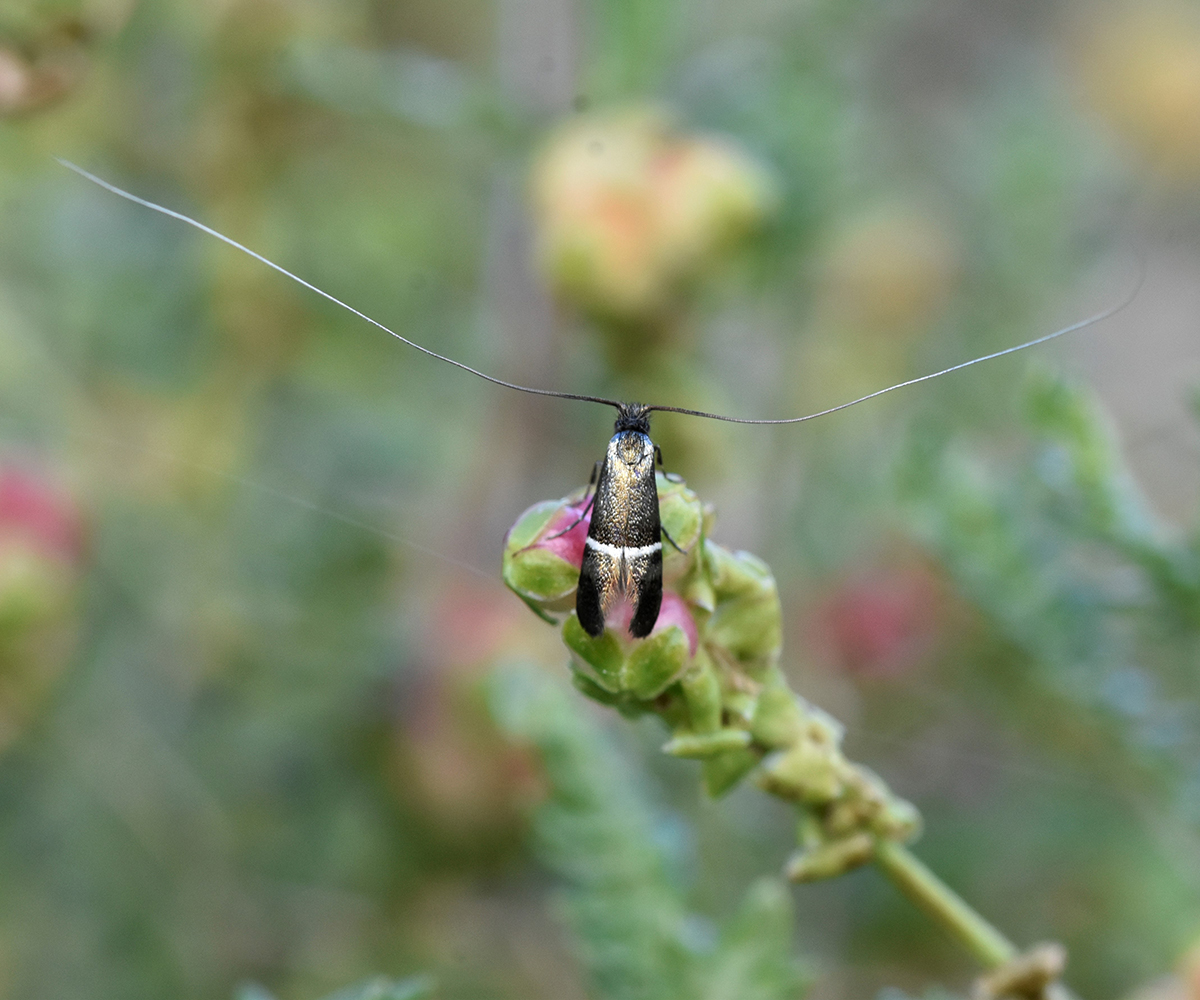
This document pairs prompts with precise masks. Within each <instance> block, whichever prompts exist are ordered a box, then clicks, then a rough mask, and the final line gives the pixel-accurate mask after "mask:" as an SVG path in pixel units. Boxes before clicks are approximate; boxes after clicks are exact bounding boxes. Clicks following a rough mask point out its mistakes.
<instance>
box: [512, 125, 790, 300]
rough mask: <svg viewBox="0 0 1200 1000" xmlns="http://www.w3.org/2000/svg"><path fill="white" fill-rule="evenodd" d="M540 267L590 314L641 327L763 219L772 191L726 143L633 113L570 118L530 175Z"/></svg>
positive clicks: (758, 170) (759, 171)
mask: <svg viewBox="0 0 1200 1000" xmlns="http://www.w3.org/2000/svg"><path fill="white" fill-rule="evenodd" d="M533 190H534V200H535V205H536V209H537V222H538V229H539V241H540V254H541V262H542V265H543V268H544V269H545V272H546V274H547V277H548V278H549V280H550V282H551V285H552V286H553V288H554V289H555V291H556V292H557V293H558V294H560V295H561V296H562V297H563V298H564V299H567V300H568V301H571V302H573V303H575V304H576V305H579V306H581V307H583V308H584V309H587V310H589V311H591V312H595V313H598V314H601V315H606V316H612V317H615V318H618V319H625V320H644V319H647V318H651V317H654V316H656V315H658V314H660V313H661V312H663V311H664V310H665V309H667V308H668V307H670V306H671V305H672V304H673V302H674V300H675V297H676V296H677V294H678V293H679V291H680V290H681V289H682V288H684V287H686V285H687V284H688V282H690V281H691V280H694V279H695V278H696V277H698V276H699V275H701V274H702V273H703V272H704V271H705V270H706V269H707V268H708V267H710V266H711V265H712V264H713V262H714V261H716V260H717V259H718V258H719V257H720V256H721V254H722V253H723V252H724V251H727V250H728V249H729V248H730V247H732V246H733V245H735V244H736V243H737V242H738V241H739V240H740V239H742V238H743V237H745V236H746V235H747V234H748V233H750V232H752V231H753V230H754V229H755V228H756V227H757V226H759V225H760V224H761V223H762V221H763V220H764V219H765V218H766V216H767V215H768V214H769V213H770V212H771V210H772V208H773V206H774V204H775V201H776V194H775V185H774V183H773V182H772V179H771V177H770V176H769V175H768V174H767V172H766V171H765V170H764V168H763V167H762V166H761V165H759V164H758V163H757V162H756V161H755V160H753V159H752V158H751V157H750V156H749V155H748V154H747V153H745V152H744V151H743V150H741V149H739V148H738V147H737V146H735V145H734V144H733V143H732V142H730V141H727V140H723V139H718V138H714V137H711V136H699V135H687V134H683V133H680V132H679V131H677V130H675V129H674V128H673V127H672V126H671V125H670V124H669V121H668V119H667V118H666V116H664V115H663V114H661V113H658V112H655V111H651V110H646V109H636V110H628V111H624V112H616V113H610V114H607V115H595V116H587V117H581V118H578V119H576V120H574V121H572V122H570V123H569V124H568V125H566V126H564V127H563V128H562V129H560V130H559V131H558V132H556V133H555V134H554V135H553V136H552V137H551V139H550V140H549V142H548V143H547V144H546V146H545V149H544V150H543V152H542V154H541V157H540V159H539V160H538V162H537V164H536V166H535V170H534V175H533Z"/></svg>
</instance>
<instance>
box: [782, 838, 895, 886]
mask: <svg viewBox="0 0 1200 1000" xmlns="http://www.w3.org/2000/svg"><path fill="white" fill-rule="evenodd" d="M874 855H875V838H874V837H872V836H871V835H870V834H867V833H855V834H851V835H850V836H849V837H845V838H843V839H841V840H833V841H830V842H828V843H825V844H821V845H820V846H819V847H812V848H808V849H806V850H800V851H797V852H796V853H795V854H793V855H792V858H791V860H790V861H789V862H788V864H787V869H786V874H787V877H788V878H789V879H791V880H792V881H793V882H814V881H816V880H817V879H823V878H834V877H835V876H837V875H844V874H845V873H846V872H848V871H852V870H853V869H855V868H858V867H859V866H861V865H865V864H866V863H867V862H868V861H870V860H871V858H872V857H874Z"/></svg>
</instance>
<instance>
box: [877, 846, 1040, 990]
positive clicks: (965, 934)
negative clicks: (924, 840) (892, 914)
mask: <svg viewBox="0 0 1200 1000" xmlns="http://www.w3.org/2000/svg"><path fill="white" fill-rule="evenodd" d="M875 863H876V864H877V865H879V867H880V868H881V869H882V870H883V873H884V874H885V875H887V877H888V878H890V879H891V880H892V882H893V883H894V884H895V886H896V888H898V889H899V890H900V891H901V892H902V893H904V895H906V896H907V897H908V898H909V899H910V900H912V901H913V902H914V903H915V904H916V905H917V906H918V907H920V908H921V909H922V910H924V911H925V913H926V915H927V916H928V917H929V918H930V919H931V920H933V921H934V923H936V924H940V925H941V926H942V927H943V928H945V930H946V931H948V932H949V934H950V935H951V936H952V937H953V938H954V939H955V940H956V941H958V942H959V944H961V945H962V946H963V947H965V948H966V949H967V951H969V952H970V953H971V954H972V955H974V956H975V958H976V959H977V960H978V961H979V962H980V964H981V965H983V966H984V967H985V968H988V969H994V968H997V967H999V966H1001V965H1004V964H1005V963H1006V962H1011V961H1012V960H1013V959H1014V958H1016V957H1017V955H1018V951H1017V947H1016V945H1014V944H1013V943H1012V942H1011V941H1009V940H1008V938H1006V937H1005V936H1004V935H1003V934H1001V933H1000V932H999V931H998V930H996V928H995V927H993V926H992V925H991V924H989V923H988V922H987V921H986V920H984V919H983V917H981V916H980V915H979V914H978V913H976V912H975V910H973V909H972V908H971V907H970V906H969V905H967V903H966V902H965V901H964V900H963V899H962V897H961V896H959V895H958V893H956V892H955V891H954V890H953V889H951V888H950V887H949V886H948V885H946V883H945V882H943V881H942V880H941V879H940V878H938V877H937V876H936V875H935V874H934V873H933V872H932V871H930V870H929V868H927V867H926V866H925V865H924V864H923V863H922V862H921V861H919V860H918V859H917V858H916V856H915V855H913V854H912V853H911V852H910V851H909V850H908V848H907V847H905V846H904V845H903V844H898V843H896V842H895V841H891V840H880V841H879V842H878V845H877V847H876V849H875Z"/></svg>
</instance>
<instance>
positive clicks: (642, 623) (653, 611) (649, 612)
mask: <svg viewBox="0 0 1200 1000" xmlns="http://www.w3.org/2000/svg"><path fill="white" fill-rule="evenodd" d="M643 560H644V561H645V568H644V569H641V567H639V569H641V572H640V573H639V574H638V576H637V577H636V578H635V581H634V587H635V588H636V592H637V608H636V610H635V611H634V613H633V620H632V621H630V623H629V634H630V635H632V636H633V637H634V638H635V639H644V638H646V636H648V635H649V634H650V632H651V630H652V629H653V628H654V625H655V623H656V622H657V621H658V613H659V611H661V610H662V596H663V591H662V566H663V563H662V549H655V550H654V551H653V552H651V553H650V554H649V555H648V556H642V557H640V558H639V560H638V561H639V562H642V561H643Z"/></svg>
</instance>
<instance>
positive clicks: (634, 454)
mask: <svg viewBox="0 0 1200 1000" xmlns="http://www.w3.org/2000/svg"><path fill="white" fill-rule="evenodd" d="M616 443H617V455H618V456H619V457H620V459H621V461H622V462H624V463H625V464H626V465H639V464H641V462H642V461H643V460H644V459H645V458H646V453H647V452H648V451H649V450H650V447H651V446H650V440H649V438H647V437H646V435H645V434H639V433H638V432H637V431H626V432H625V433H624V434H618V435H617V442H616Z"/></svg>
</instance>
